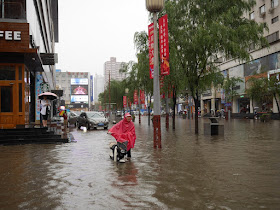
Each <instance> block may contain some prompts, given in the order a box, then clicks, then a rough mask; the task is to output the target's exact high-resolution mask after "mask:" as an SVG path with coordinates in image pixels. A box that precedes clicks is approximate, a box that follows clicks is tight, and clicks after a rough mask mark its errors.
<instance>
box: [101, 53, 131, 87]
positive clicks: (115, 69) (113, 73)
mask: <svg viewBox="0 0 280 210" xmlns="http://www.w3.org/2000/svg"><path fill="white" fill-rule="evenodd" d="M122 65H123V62H117V59H116V58H115V57H111V58H110V61H106V62H105V63H104V81H105V88H106V87H107V85H108V84H109V75H110V80H117V81H121V80H124V79H125V78H126V74H125V73H121V72H120V69H121V67H122Z"/></svg>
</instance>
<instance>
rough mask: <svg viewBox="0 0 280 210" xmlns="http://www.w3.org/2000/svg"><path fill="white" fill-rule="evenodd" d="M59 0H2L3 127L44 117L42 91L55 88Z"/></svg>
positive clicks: (0, 88)
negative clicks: (42, 113) (39, 95)
mask: <svg viewBox="0 0 280 210" xmlns="http://www.w3.org/2000/svg"><path fill="white" fill-rule="evenodd" d="M55 42H58V1H57V0H52V1H49V0H40V1H39V0H34V1H32V0H0V127H1V128H15V127H16V126H17V125H24V124H29V123H31V122H35V121H36V120H40V101H39V99H38V94H40V93H41V92H43V91H51V90H52V89H54V87H55V63H56V62H57V55H56V54H55Z"/></svg>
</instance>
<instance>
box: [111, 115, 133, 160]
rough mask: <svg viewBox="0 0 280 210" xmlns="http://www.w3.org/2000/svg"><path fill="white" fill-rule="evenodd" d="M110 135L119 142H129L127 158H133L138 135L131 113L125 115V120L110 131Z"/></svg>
mask: <svg viewBox="0 0 280 210" xmlns="http://www.w3.org/2000/svg"><path fill="white" fill-rule="evenodd" d="M108 134H110V135H112V136H113V137H114V138H115V139H116V141H117V142H120V143H123V142H126V141H127V158H131V149H132V148H134V144H135V140H136V134H135V127H134V123H133V122H132V116H131V115H130V114H129V113H126V114H125V115H124V119H122V120H121V121H120V122H118V123H117V124H115V125H114V126H113V127H112V128H111V129H109V131H108Z"/></svg>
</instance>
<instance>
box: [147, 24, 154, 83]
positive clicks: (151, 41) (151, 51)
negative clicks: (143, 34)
mask: <svg viewBox="0 0 280 210" xmlns="http://www.w3.org/2000/svg"><path fill="white" fill-rule="evenodd" d="M148 35H149V63H150V79H153V78H154V24H153V23H152V24H150V25H149V27H148Z"/></svg>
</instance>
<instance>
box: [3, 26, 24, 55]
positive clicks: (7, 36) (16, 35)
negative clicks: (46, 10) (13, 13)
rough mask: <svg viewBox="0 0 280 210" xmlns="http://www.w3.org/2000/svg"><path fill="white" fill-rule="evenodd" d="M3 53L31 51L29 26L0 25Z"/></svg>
mask: <svg viewBox="0 0 280 210" xmlns="http://www.w3.org/2000/svg"><path fill="white" fill-rule="evenodd" d="M0 46H1V49H0V51H1V52H10V51H11V50H12V51H13V52H23V51H25V50H26V49H29V24H28V23H10V22H7V23H6V22H2V23H1V24H0Z"/></svg>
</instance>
